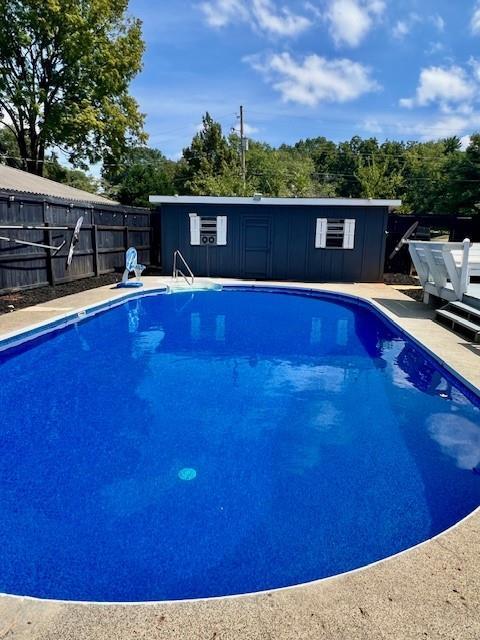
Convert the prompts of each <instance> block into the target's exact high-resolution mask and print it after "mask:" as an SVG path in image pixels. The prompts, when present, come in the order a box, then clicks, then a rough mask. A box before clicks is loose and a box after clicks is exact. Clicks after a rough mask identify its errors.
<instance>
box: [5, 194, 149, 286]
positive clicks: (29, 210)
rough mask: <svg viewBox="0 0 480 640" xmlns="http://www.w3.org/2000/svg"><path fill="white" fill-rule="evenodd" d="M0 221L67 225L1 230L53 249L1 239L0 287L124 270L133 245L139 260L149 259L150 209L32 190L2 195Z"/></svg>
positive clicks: (56, 282)
mask: <svg viewBox="0 0 480 640" xmlns="http://www.w3.org/2000/svg"><path fill="white" fill-rule="evenodd" d="M81 216H83V219H84V220H83V225H82V228H81V231H80V238H79V242H78V244H77V245H76V247H75V253H74V257H73V260H72V263H71V265H70V267H68V268H67V265H66V261H67V254H68V249H69V245H70V241H71V238H72V235H73V230H74V228H75V224H76V222H77V220H78V219H79V218H80V217H81ZM0 225H1V226H8V225H12V226H14V225H31V226H39V225H40V226H42V227H43V226H46V227H48V226H51V227H59V226H65V227H68V229H66V230H53V229H52V230H48V229H47V230H42V229H40V230H37V229H29V230H26V229H2V230H1V231H0V235H1V236H8V237H10V238H16V239H18V240H26V241H28V242H39V243H41V244H46V245H54V246H59V245H61V244H62V242H63V241H64V240H66V243H65V245H64V246H63V247H62V249H61V250H60V251H59V252H58V253H55V251H54V250H51V249H43V248H41V247H32V246H25V245H18V244H15V243H13V242H9V241H7V240H0V292H6V291H9V290H12V289H29V288H34V287H42V286H45V285H49V284H50V285H55V284H62V283H66V282H72V281H74V280H79V279H81V278H88V277H91V276H98V275H102V274H105V273H111V272H113V271H117V270H118V271H120V270H122V269H123V267H124V264H125V251H126V250H127V249H128V247H131V246H133V247H135V248H136V249H137V251H138V261H139V262H140V263H142V264H145V265H149V264H150V235H151V225H150V211H148V210H147V209H140V208H134V207H124V206H121V205H118V206H116V205H104V204H97V203H83V202H73V203H69V202H66V201H62V200H59V199H55V198H47V199H45V198H44V197H41V196H34V195H30V194H18V195H9V194H0Z"/></svg>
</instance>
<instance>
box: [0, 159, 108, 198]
mask: <svg viewBox="0 0 480 640" xmlns="http://www.w3.org/2000/svg"><path fill="white" fill-rule="evenodd" d="M0 189H1V190H2V191H7V192H8V193H12V194H16V193H30V194H33V195H39V196H49V197H51V198H62V199H63V200H68V201H69V202H71V201H74V202H91V203H95V204H105V205H118V202H115V201H114V200H109V199H108V198H104V197H103V196H99V195H97V194H95V193H89V192H88V191H82V189H75V187H70V186H68V185H66V184H62V183H61V182H55V181H54V180H48V179H47V178H42V177H40V176H36V175H34V174H33V173H28V172H27V171H21V170H20V169H14V168H13V167H7V166H6V165H2V164H0Z"/></svg>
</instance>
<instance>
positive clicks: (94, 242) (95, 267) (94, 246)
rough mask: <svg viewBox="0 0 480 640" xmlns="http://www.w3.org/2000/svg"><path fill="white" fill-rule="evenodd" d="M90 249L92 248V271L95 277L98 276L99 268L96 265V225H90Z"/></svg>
mask: <svg viewBox="0 0 480 640" xmlns="http://www.w3.org/2000/svg"><path fill="white" fill-rule="evenodd" d="M92 248H93V270H94V272H95V275H96V276H99V275H100V267H99V264H98V235H97V225H96V224H92Z"/></svg>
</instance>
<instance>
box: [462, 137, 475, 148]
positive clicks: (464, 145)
mask: <svg viewBox="0 0 480 640" xmlns="http://www.w3.org/2000/svg"><path fill="white" fill-rule="evenodd" d="M471 141H472V138H471V137H470V136H462V137H461V138H460V148H461V149H462V151H465V149H466V148H467V147H468V146H469V145H470V142H471Z"/></svg>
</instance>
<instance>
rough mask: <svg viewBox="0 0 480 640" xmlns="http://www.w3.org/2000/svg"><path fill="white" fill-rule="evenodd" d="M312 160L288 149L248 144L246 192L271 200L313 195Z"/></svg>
mask: <svg viewBox="0 0 480 640" xmlns="http://www.w3.org/2000/svg"><path fill="white" fill-rule="evenodd" d="M314 171H315V165H314V163H313V160H312V159H311V158H310V157H309V156H308V155H306V154H303V153H300V152H298V151H297V150H295V149H292V148H291V147H287V146H282V147H281V148H280V149H273V148H272V147H270V145H268V144H265V143H261V142H251V143H250V149H249V151H248V153H247V193H248V194H249V195H253V194H254V193H262V194H263V195H265V196H273V197H289V196H290V197H306V196H313V195H315V183H314V181H313V178H312V175H313V173H314Z"/></svg>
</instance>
